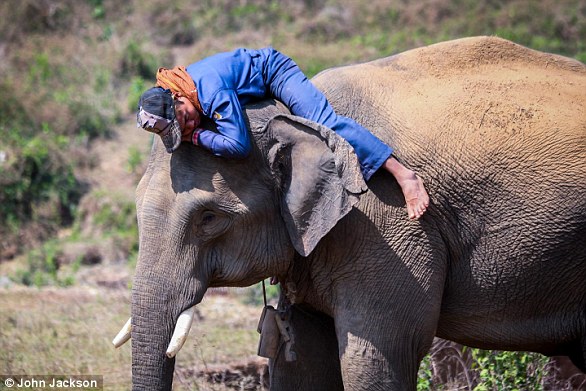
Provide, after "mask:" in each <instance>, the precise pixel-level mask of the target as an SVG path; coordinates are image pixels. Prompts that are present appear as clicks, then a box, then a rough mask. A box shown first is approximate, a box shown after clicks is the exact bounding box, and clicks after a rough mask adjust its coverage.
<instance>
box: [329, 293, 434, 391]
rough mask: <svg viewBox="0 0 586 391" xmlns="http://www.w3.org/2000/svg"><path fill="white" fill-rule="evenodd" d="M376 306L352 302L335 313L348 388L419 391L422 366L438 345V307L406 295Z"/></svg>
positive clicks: (342, 368)
mask: <svg viewBox="0 0 586 391" xmlns="http://www.w3.org/2000/svg"><path fill="white" fill-rule="evenodd" d="M371 297H376V296H371ZM390 297H393V296H390ZM395 297H398V295H397V296H395ZM413 297H416V296H410V297H409V298H413ZM373 302H374V304H375V305H372V304H373V303H372V302H371V303H367V302H364V303H356V302H355V301H353V303H352V305H349V306H346V307H345V308H344V309H340V308H337V309H336V314H335V318H334V321H335V325H336V335H337V338H338V345H339V355H340V362H341V371H342V379H343V382H344V388H345V389H346V390H353V391H355V390H369V391H372V390H385V391H389V390H415V389H416V386H417V372H418V369H419V364H420V362H421V359H422V358H423V357H424V356H425V354H426V353H427V351H428V350H429V348H430V346H431V344H432V342H433V336H434V332H435V324H436V322H437V315H436V314H437V313H438V312H439V311H438V308H439V306H437V305H433V304H431V303H424V302H423V301H419V300H412V301H410V300H407V299H406V298H405V297H403V300H402V301H398V300H396V299H395V300H392V299H387V300H385V298H380V296H379V299H378V300H377V299H374V300H373ZM368 304H370V305H371V306H370V307H369V306H368ZM430 304H431V305H430ZM436 304H439V303H436ZM433 307H436V308H433Z"/></svg>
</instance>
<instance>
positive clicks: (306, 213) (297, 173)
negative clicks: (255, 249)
mask: <svg viewBox="0 0 586 391" xmlns="http://www.w3.org/2000/svg"><path fill="white" fill-rule="evenodd" d="M267 129H268V133H269V134H271V142H270V144H271V145H270V147H269V150H268V161H269V164H270V167H271V170H272V172H273V175H274V176H275V178H276V180H277V182H278V186H279V187H280V191H281V194H282V198H281V214H282V216H283V219H284V220H285V224H286V226H287V230H288V231H289V236H290V237H291V241H292V242H293V245H294V246H295V249H296V250H297V251H298V252H299V254H301V255H303V256H307V255H309V254H310V253H311V252H312V251H313V249H314V248H315V246H316V245H317V243H318V242H319V241H320V239H321V238H323V237H324V236H325V235H326V234H327V233H328V232H329V231H330V230H331V229H332V228H333V227H334V226H335V225H336V223H337V222H338V221H339V220H340V219H341V218H342V217H344V216H345V215H346V214H347V213H348V212H349V211H350V210H351V209H352V206H353V205H354V204H355V203H356V202H358V198H359V195H360V194H362V193H364V192H365V191H366V190H367V187H366V184H365V182H364V179H363V177H362V174H361V172H360V166H359V163H358V160H357V158H356V154H355V153H354V150H353V149H352V147H350V145H349V144H348V143H347V142H346V141H345V140H344V139H342V138H341V137H340V136H338V135H337V134H335V133H334V132H333V131H332V130H330V129H329V128H326V127H324V126H322V125H319V124H317V123H315V122H312V121H309V120H306V119H303V118H300V117H295V116H291V115H285V114H281V115H277V116H275V117H273V118H272V119H271V120H270V121H269V122H268V124H267Z"/></svg>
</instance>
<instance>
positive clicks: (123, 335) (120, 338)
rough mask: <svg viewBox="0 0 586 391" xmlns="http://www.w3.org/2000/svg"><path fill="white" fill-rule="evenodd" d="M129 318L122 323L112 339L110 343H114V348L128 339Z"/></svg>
mask: <svg viewBox="0 0 586 391" xmlns="http://www.w3.org/2000/svg"><path fill="white" fill-rule="evenodd" d="M130 319H131V318H128V321H127V322H126V324H124V326H122V329H121V330H120V331H119V332H118V334H117V335H116V336H115V337H114V339H113V340H112V343H113V344H114V347H115V348H119V347H120V346H122V345H124V344H125V343H126V341H128V340H129V339H130Z"/></svg>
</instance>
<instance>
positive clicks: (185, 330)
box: [167, 306, 195, 358]
mask: <svg viewBox="0 0 586 391" xmlns="http://www.w3.org/2000/svg"><path fill="white" fill-rule="evenodd" d="M194 314H195V306H193V307H191V308H188V309H186V310H185V311H183V312H182V313H181V314H180V315H179V318H177V324H176V325H175V331H173V336H172V337H171V342H169V347H168V348H167V357H169V358H173V357H175V355H176V354H177V353H178V352H179V351H180V350H181V348H182V347H183V344H184V343H185V340H186V339H187V336H188V335H189V329H190V328H191V323H192V322H193V316H194Z"/></svg>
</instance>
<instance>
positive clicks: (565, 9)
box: [0, 0, 586, 390]
mask: <svg viewBox="0 0 586 391" xmlns="http://www.w3.org/2000/svg"><path fill="white" fill-rule="evenodd" d="M0 14H2V15H3V18H1V20H0V51H1V52H2V53H1V55H0V72H1V73H2V75H3V76H4V77H3V80H2V81H0V135H1V136H2V137H0V262H2V261H3V260H6V259H11V258H14V257H15V256H18V255H20V256H21V259H22V262H21V263H20V266H19V268H17V270H15V271H14V273H13V276H12V277H13V279H14V280H15V281H18V282H20V283H23V284H26V285H32V286H44V285H56V286H68V285H71V284H74V283H75V274H76V271H77V270H78V269H79V268H80V267H81V266H82V265H91V264H94V263H99V262H101V259H102V258H103V252H104V251H105V250H104V248H107V249H108V250H110V251H113V252H115V253H116V254H117V256H118V257H123V258H124V259H128V260H129V262H132V261H133V260H135V259H136V252H137V249H138V243H137V228H136V219H135V211H134V204H133V199H132V197H128V196H126V195H121V194H122V193H123V192H122V191H120V190H121V189H116V188H106V189H100V188H97V189H96V188H92V187H91V186H90V184H89V183H88V182H87V180H86V179H87V178H86V176H85V175H86V174H87V172H88V170H91V169H92V168H94V167H95V166H96V165H98V164H99V163H100V162H99V161H96V160H95V159H96V158H95V156H94V155H93V154H92V153H91V148H92V147H93V146H94V145H99V144H100V143H104V142H105V141H107V140H109V139H110V138H112V137H114V133H115V129H116V128H117V127H119V126H121V124H122V122H123V121H132V120H133V116H134V110H135V107H136V104H137V102H138V98H139V96H140V94H141V93H142V91H143V90H144V89H146V88H148V87H149V86H150V85H152V82H153V79H154V74H155V72H156V69H157V68H158V67H159V66H173V65H175V64H176V62H182V63H188V62H191V61H195V60H197V59H200V58H202V57H205V56H206V55H209V54H212V53H214V52H217V51H222V50H228V49H231V48H234V47H237V46H250V47H262V46H267V45H273V46H274V47H276V48H278V49H280V50H282V51H283V52H285V53H287V54H289V55H290V56H291V57H293V58H294V59H295V60H296V61H297V63H298V64H299V65H300V67H301V68H302V69H303V70H304V71H305V72H306V73H307V74H308V75H309V76H313V75H315V74H316V73H318V72H319V71H321V70H323V69H325V68H328V67H332V66H338V65H343V64H348V63H354V62H362V61H368V60H371V59H374V58H379V57H383V56H388V55H392V54H394V53H398V52H401V51H404V50H408V49H411V48H414V47H419V46H422V45H427V44H433V43H436V42H439V41H444V40H448V39H454V38H460V37H465V36H472V35H498V36H500V37H503V38H507V39H511V40H513V41H515V42H517V43H519V44H522V45H525V46H529V47H531V48H534V49H537V50H543V51H548V52H554V53H559V54H562V55H565V56H569V57H574V58H576V59H578V60H580V61H582V62H586V41H585V40H584V37H585V36H586V6H585V5H584V2H583V1H581V0H561V1H559V0H544V1H539V2H538V1H531V0H508V1H506V0H495V1H476V0H453V1H449V0H439V1H422V2H405V1H401V0H391V1H386V0H373V1H369V2H360V1H354V0H337V1H334V0H318V1H298V0H283V1H276V0H244V1H236V0H217V1H216V0H214V1H212V0H203V1H198V2H183V1H179V0H170V1H169V0H165V1H163V0H147V1H142V2H139V1H138V0H131V1H128V2H122V3H121V2H115V1H111V0H86V1H76V0H61V1H57V0H47V1H42V2H39V1H35V0H6V1H3V2H0ZM125 152H127V153H128V158H127V159H126V160H125V161H124V162H123V163H122V165H123V166H124V168H125V170H126V171H127V172H128V173H129V174H130V175H132V176H133V178H134V177H135V178H136V179H137V178H138V177H139V176H140V174H141V170H142V169H143V164H144V162H145V159H146V157H145V156H144V155H143V154H142V152H141V151H140V150H138V149H137V148H133V147H131V148H130V149H128V150H126V148H125ZM118 153H120V151H118ZM63 230H66V232H68V233H67V234H66V235H60V236H59V237H57V233H58V232H63ZM81 242H83V243H87V246H86V247H84V250H81V251H78V250H71V249H70V248H71V247H75V246H72V245H74V244H76V243H81ZM267 288H268V295H269V298H274V297H275V296H276V294H277V292H276V288H275V287H272V286H269V285H267ZM260 292H261V288H260V286H256V287H254V288H253V289H252V290H251V291H250V292H248V293H247V294H245V295H244V296H245V300H248V302H250V303H256V304H257V305H258V304H259V300H260V298H261V297H262V295H261V294H260ZM80 311H81V310H80ZM82 312H83V311H82ZM105 312H107V311H105V310H104V313H105ZM84 314H86V313H84ZM0 315H1V316H4V318H5V319H0V320H1V323H2V324H20V322H24V320H22V319H16V318H11V317H10V316H9V315H7V314H0ZM82 315H83V314H82ZM90 315H91V311H90ZM63 316H64V317H66V315H63ZM15 322H16V323H15ZM43 322H50V321H49V320H44V321H43ZM97 323H100V324H114V323H115V324H118V323H120V322H110V321H107V322H104V320H102V319H100V320H99V322H97ZM25 326H27V327H28V326H30V327H32V328H31V329H30V332H31V333H36V330H45V328H44V326H43V324H40V325H25ZM250 329H251V330H252V329H253V327H251V328H250ZM58 330H59V331H54V332H53V333H54V334H52V335H45V334H42V333H40V334H39V338H44V339H45V340H46V341H49V343H51V344H55V345H58V342H57V334H55V333H69V334H75V333H76V332H77V331H76V330H77V329H76V328H67V327H64V328H58ZM116 331H117V330H116ZM215 332H217V331H213V332H212V331H210V332H209V333H210V335H211V334H212V333H215ZM4 335H7V334H4ZM111 335H112V333H110V334H109V336H111ZM234 338H237V339H239V340H249V339H250V335H247V334H246V333H244V334H243V335H240V334H234ZM51 341H52V342H51ZM236 342H237V341H236ZM236 342H234V343H235V344H236ZM11 344H12V345H11ZM4 345H5V346H7V349H5V355H9V356H6V357H3V360H1V361H3V362H6V363H8V365H17V363H18V362H19V360H20V358H21V356H23V355H25V352H26V351H34V350H32V349H29V347H27V346H17V345H14V342H6V343H5V344H4ZM45 349H46V348H45ZM98 350H99V349H98ZM98 350H96V351H98ZM49 351H51V350H49ZM71 351H75V349H71V350H69V352H71ZM92 351H93V350H92ZM10 352H13V353H10ZM37 352H38V351H37ZM471 352H472V353H471V355H472V358H473V362H474V365H473V366H472V368H471V369H470V370H471V371H472V372H471V373H472V374H473V378H474V382H475V383H474V384H475V387H476V388H475V389H476V390H497V389H498V390H509V389H510V390H513V389H543V386H542V384H543V377H544V372H543V370H542V368H543V367H544V363H545V359H544V358H543V357H542V356H539V355H533V354H526V353H498V354H497V353H494V352H487V351H480V350H471ZM63 353H64V354H57V355H53V356H52V357H50V358H47V361H48V362H53V361H52V360H53V358H54V357H59V358H60V360H61V361H56V365H61V364H62V365H63V367H60V368H54V369H55V371H57V372H58V371H60V370H61V369H64V370H66V372H67V371H69V370H73V368H70V367H68V366H67V365H68V364H67V363H68V362H75V361H79V358H76V359H75V360H71V359H70V357H67V354H65V352H63ZM103 354H104V355H106V356H107V355H108V353H105V352H103ZM210 354H211V353H210ZM16 356H19V357H16ZM37 358H38V357H37V356H36V355H35V356H34V358H31V360H36V359H37ZM87 360H89V358H88V357H82V359H81V361H79V362H80V363H81V364H80V365H82V367H81V368H79V369H80V370H85V369H86V368H91V367H92V365H93V364H92V362H91V360H90V361H87ZM40 362H45V361H43V360H41V361H40ZM127 362H129V361H128V360H127V359H126V358H124V359H123V360H120V361H119V363H124V364H126V363H127ZM83 365H85V367H83ZM117 365H118V364H117ZM15 368H16V367H15ZM111 368H112V363H109V366H106V367H104V371H103V372H108V371H109V370H110V369H111ZM5 369H6V370H5V373H8V372H10V371H8V369H12V368H5ZM17 369H18V368H17ZM37 369H40V370H33V372H35V373H47V371H49V372H50V371H51V370H52V369H51V368H47V367H40V368H37ZM126 375H127V374H126V373H125V374H123V377H126ZM434 379H435V378H434V375H433V371H432V368H431V358H430V356H428V357H426V359H425V360H424V363H423V365H422V367H421V371H420V383H419V389H422V390H423V389H447V388H444V386H442V385H439V384H437V381H436V380H434ZM445 387H447V386H445ZM122 389H124V387H122Z"/></svg>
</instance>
